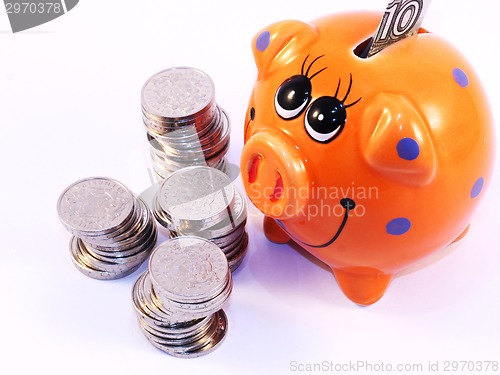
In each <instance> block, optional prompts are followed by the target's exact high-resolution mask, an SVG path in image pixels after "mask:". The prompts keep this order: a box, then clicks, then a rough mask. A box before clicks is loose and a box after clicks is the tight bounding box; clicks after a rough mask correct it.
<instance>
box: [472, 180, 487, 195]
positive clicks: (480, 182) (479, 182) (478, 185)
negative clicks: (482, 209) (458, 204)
mask: <svg viewBox="0 0 500 375" xmlns="http://www.w3.org/2000/svg"><path fill="white" fill-rule="evenodd" d="M483 186H484V178H482V177H480V178H478V179H477V181H476V182H475V183H474V186H473V187H472V190H471V192H470V197H471V198H476V197H477V196H478V195H479V194H481V191H482V190H483Z"/></svg>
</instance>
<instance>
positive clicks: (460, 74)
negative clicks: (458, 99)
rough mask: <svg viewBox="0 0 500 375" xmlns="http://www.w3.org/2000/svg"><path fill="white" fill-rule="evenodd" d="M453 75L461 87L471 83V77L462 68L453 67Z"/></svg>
mask: <svg viewBox="0 0 500 375" xmlns="http://www.w3.org/2000/svg"><path fill="white" fill-rule="evenodd" d="M452 75H453V79H454V80H455V82H456V83H458V84H459V85H460V87H467V86H468V85H469V78H468V77H467V74H465V72H464V71H463V70H462V69H460V68H455V69H453V72H452Z"/></svg>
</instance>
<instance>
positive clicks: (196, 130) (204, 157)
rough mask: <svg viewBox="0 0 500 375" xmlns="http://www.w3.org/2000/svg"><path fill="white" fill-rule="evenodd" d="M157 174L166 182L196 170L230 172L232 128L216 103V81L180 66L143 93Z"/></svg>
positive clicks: (159, 76)
mask: <svg viewBox="0 0 500 375" xmlns="http://www.w3.org/2000/svg"><path fill="white" fill-rule="evenodd" d="M141 102H142V116H143V122H144V125H145V126H146V131H147V137H148V140H149V142H150V154H151V158H152V163H153V169H154V171H155V172H156V174H157V176H158V177H159V178H160V180H162V179H164V178H165V177H167V176H168V175H169V174H170V173H172V172H174V171H176V170H178V169H180V168H183V167H187V166H191V165H208V166H210V167H213V168H217V169H219V170H221V171H223V172H225V171H226V169H227V166H226V159H225V155H226V153H227V151H228V149H229V138H230V123H229V118H228V116H227V114H226V113H225V112H224V110H222V109H221V108H220V107H219V106H218V105H217V104H216V102H215V87H214V84H213V81H212V79H211V78H210V77H209V76H208V75H207V74H205V73H203V72H202V71H200V70H197V69H193V68H187V67H177V68H171V69H167V70H164V71H161V72H159V73H157V74H155V75H153V76H152V77H151V78H149V80H148V81H147V82H146V83H145V84H144V86H143V88H142V93H141Z"/></svg>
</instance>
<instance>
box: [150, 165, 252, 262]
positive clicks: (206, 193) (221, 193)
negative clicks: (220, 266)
mask: <svg viewBox="0 0 500 375" xmlns="http://www.w3.org/2000/svg"><path fill="white" fill-rule="evenodd" d="M153 214H154V216H155V217H156V220H157V221H158V222H159V223H160V225H161V226H163V227H165V228H167V230H169V234H170V237H177V236H184V235H191V236H197V237H202V238H205V239H208V240H210V241H211V242H213V243H214V244H216V245H217V246H218V247H220V249H221V250H222V251H223V252H224V254H225V255H226V257H227V260H228V262H229V267H230V269H231V270H232V271H234V270H235V269H236V268H238V266H239V265H240V264H241V262H242V261H243V258H244V256H245V254H246V252H247V248H248V234H247V231H246V228H245V225H246V220H247V207H246V203H245V199H244V198H243V197H242V196H241V194H240V193H239V192H238V190H237V189H236V188H235V187H234V185H233V184H232V183H231V180H230V178H229V177H228V176H227V175H226V174H224V173H222V172H221V171H219V170H217V169H214V168H210V167H202V166H194V167H187V168H183V169H180V170H178V171H176V172H174V173H172V174H171V175H169V176H168V177H167V178H166V179H165V180H164V181H163V182H162V184H161V186H160V189H159V191H158V193H157V195H156V196H155V198H154V200H153Z"/></svg>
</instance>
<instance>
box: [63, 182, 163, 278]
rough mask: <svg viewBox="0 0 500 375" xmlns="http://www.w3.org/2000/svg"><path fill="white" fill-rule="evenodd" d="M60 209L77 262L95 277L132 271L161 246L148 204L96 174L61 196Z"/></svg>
mask: <svg viewBox="0 0 500 375" xmlns="http://www.w3.org/2000/svg"><path fill="white" fill-rule="evenodd" d="M57 210H58V214H59V218H60V220H61V222H62V223H63V225H64V226H65V228H66V229H67V230H68V231H69V232H70V233H71V234H72V235H73V236H72V237H71V241H70V253H71V259H72V261H73V263H74V264H75V266H76V268H77V269H78V270H79V271H81V272H82V273H84V274H85V275H87V276H89V277H92V278H94V279H99V280H111V279H118V278H121V277H124V276H127V275H129V274H131V273H132V272H134V271H135V270H136V269H137V268H139V266H140V265H141V264H142V263H143V262H144V261H145V260H146V258H147V257H148V256H149V254H150V253H151V250H152V249H153V248H154V246H155V244H156V239H157V234H158V231H157V228H156V223H155V220H154V216H153V215H152V214H151V211H150V209H149V208H148V206H147V205H146V203H144V201H143V200H142V199H141V198H139V197H136V196H135V195H134V194H133V193H132V192H131V191H130V190H128V189H127V188H126V187H125V186H124V185H122V184H121V183H119V182H117V181H115V180H112V179H110V178H104V177H91V178H87V179H83V180H80V181H77V182H75V183H73V184H72V185H70V186H69V187H68V188H66V190H64V191H63V193H62V194H61V196H60V197H59V200H58V203H57Z"/></svg>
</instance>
